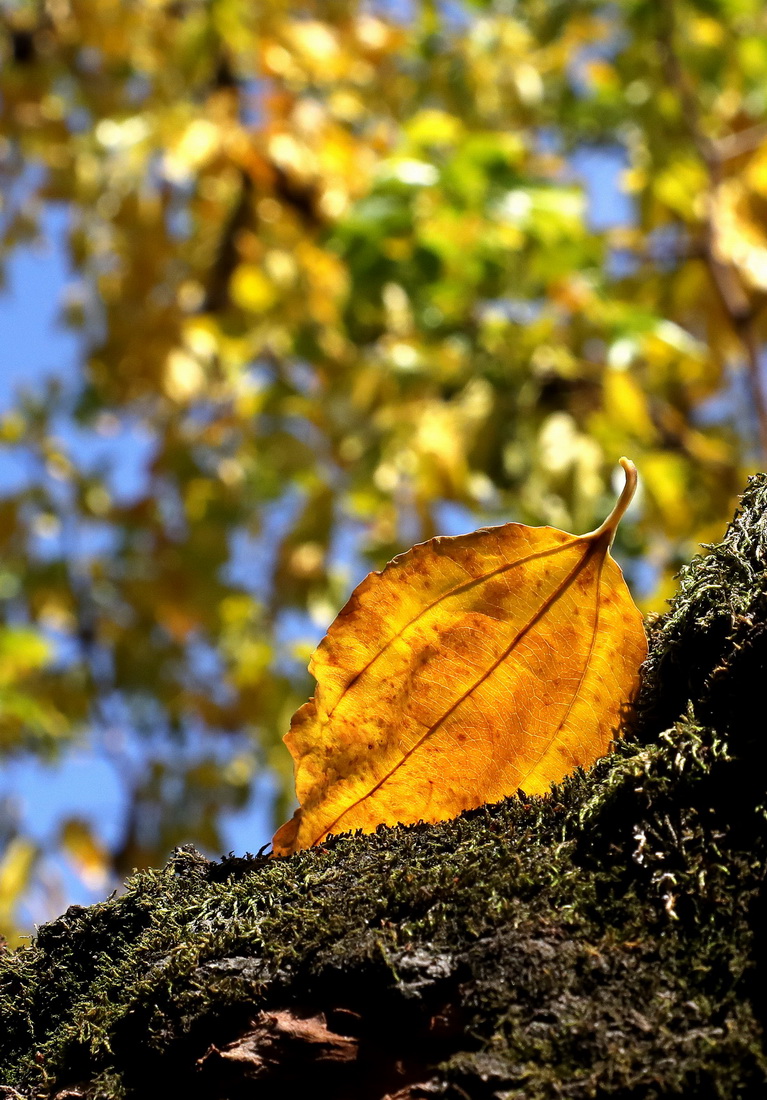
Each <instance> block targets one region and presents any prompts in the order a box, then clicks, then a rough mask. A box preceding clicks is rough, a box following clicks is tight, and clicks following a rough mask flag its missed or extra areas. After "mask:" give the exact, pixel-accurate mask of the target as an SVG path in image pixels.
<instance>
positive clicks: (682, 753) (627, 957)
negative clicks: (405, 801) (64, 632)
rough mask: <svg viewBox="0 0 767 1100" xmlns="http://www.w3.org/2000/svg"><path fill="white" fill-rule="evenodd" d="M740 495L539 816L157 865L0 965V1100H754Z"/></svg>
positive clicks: (750, 592)
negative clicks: (635, 672) (622, 723)
mask: <svg viewBox="0 0 767 1100" xmlns="http://www.w3.org/2000/svg"><path fill="white" fill-rule="evenodd" d="M766 515H767V475H759V476H757V477H755V478H752V479H751V481H750V482H749V486H748V489H747V491H746V493H745V495H744V498H743V501H742V506H741V509H740V511H739V513H738V515H737V516H736V518H735V519H734V521H733V523H732V524H731V526H730V528H729V530H728V532H727V535H726V536H725V539H724V541H723V542H722V543H721V544H719V545H718V546H715V547H713V548H710V549H709V551H708V553H707V554H706V555H705V556H703V557H700V558H696V559H695V560H694V561H693V562H692V563H691V564H690V565H689V566H687V567H686V568H685V570H684V571H683V573H682V577H681V584H680V589H679V592H678V594H677V596H676V598H675V600H674V602H673V605H672V607H671V609H670V611H669V612H668V613H667V614H666V615H665V616H663V617H661V618H660V619H659V620H658V621H656V622H655V623H654V625H653V627H652V629H651V637H650V657H649V660H648V662H647V665H646V666H645V674H644V681H643V687H642V691H641V694H640V698H639V702H638V704H637V707H636V710H635V712H634V713H633V714H632V715H631V716H629V718H628V720H627V728H626V730H625V731H624V737H623V739H622V740H621V741H620V742H618V744H617V745H616V748H615V751H614V752H612V753H611V754H610V755H609V756H608V757H606V758H604V759H603V760H600V761H599V762H598V763H597V764H596V765H595V766H594V767H593V768H592V769H591V770H590V771H589V772H588V773H587V774H584V773H582V772H578V773H576V774H574V775H572V776H570V777H569V778H568V779H567V780H565V782H563V783H562V784H561V785H560V786H558V787H556V788H554V789H553V791H552V793H551V795H550V796H548V797H546V798H528V797H526V796H524V795H523V794H520V795H519V796H517V797H514V798H509V799H506V800H505V801H504V802H501V803H499V804H497V805H494V806H488V807H484V808H482V809H480V810H476V811H473V812H471V813H467V814H464V815H462V817H460V818H458V819H456V820H454V821H449V822H445V823H443V824H440V825H435V826H431V825H429V826H426V825H416V826H412V827H398V828H394V829H390V828H384V827H381V828H380V829H379V830H378V832H377V833H375V834H374V835H372V836H361V835H353V836H343V837H337V838H332V839H331V841H329V842H328V843H327V844H325V845H324V846H323V847H321V848H315V849H312V850H310V851H307V852H302V853H299V854H298V855H296V856H292V857H290V858H289V859H285V860H267V859H264V858H258V857H252V856H246V857H244V858H235V857H229V858H227V859H224V860H222V861H221V862H219V863H212V862H209V861H208V860H206V859H205V858H204V857H202V856H201V855H199V853H196V852H195V851H194V850H191V849H180V850H178V851H177V852H176V853H175V855H174V857H173V859H172V860H171V861H170V863H169V864H168V866H167V867H166V868H165V869H163V870H161V871H148V872H143V873H141V874H137V875H135V876H134V877H133V878H132V879H131V880H130V881H129V884H128V887H127V890H126V892H125V893H124V894H123V895H122V896H121V897H119V898H114V899H111V900H109V901H105V902H103V903H101V904H99V905H94V906H91V907H89V908H80V907H74V906H73V907H71V908H70V909H69V910H68V911H67V912H66V913H65V914H64V916H63V917H61V918H59V919H58V920H57V921H54V922H53V923H52V924H49V925H46V926H45V927H43V928H41V929H40V932H39V934H38V937H37V940H36V942H35V943H34V944H33V945H32V946H31V947H29V948H26V949H23V950H21V951H18V952H15V953H7V954H6V955H5V956H4V957H3V958H2V959H0V1082H2V1083H3V1087H0V1097H25V1098H31V1097H55V1098H58V1100H64V1098H65V1097H71V1098H74V1097H91V1098H97V1097H98V1098H104V1100H107V1098H116V1097H127V1098H138V1097H141V1098H143V1100H153V1098H155V1097H157V1098H159V1097H161V1096H162V1097H165V1096H166V1095H167V1092H168V1087H169V1082H172V1084H173V1089H174V1092H175V1093H177V1094H178V1095H182V1096H184V1097H187V1098H197V1097H199V1098H205V1100H239V1098H241V1097H242V1098H244V1097H259V1098H264V1100H269V1098H272V1097H275V1098H276V1097H281V1098H282V1097H293V1096H301V1095H304V1094H309V1095H311V1096H312V1097H313V1098H317V1097H320V1098H322V1097H327V1098H329V1100H330V1098H332V1100H368V1098H369V1100H384V1098H386V1097H389V1098H394V1097H396V1098H397V1100H417V1098H426V1097H444V1098H448V1100H465V1098H466V1097H470V1098H471V1100H485V1098H487V1100H539V1098H540V1100H549V1098H555V1097H567V1098H568V1100H586V1098H593V1097H622V1098H629V1097H630V1098H631V1100H644V1098H646V1100H650V1098H656V1097H662V1096H663V1097H667V1096H668V1097H670V1096H680V1097H690V1098H692V1097H695V1098H696V1100H703V1098H709V1097H710V1098H712V1100H713V1098H714V1097H717V1098H725V1097H740V1098H747V1097H752V1096H753V1097H763V1096H765V1095H767V1050H766V1049H765V1039H764V1024H765V1020H766V1019H767V946H766V945H767V936H765V934H764V930H765V927H767V886H766V885H765V851H766V848H767V781H766V780H765V771H764V763H763V755H764V748H763V741H764V736H765V718H764V713H765V704H764V694H765V692H764V687H765V673H767V573H766V570H765V566H767V522H766V521H765V516H766Z"/></svg>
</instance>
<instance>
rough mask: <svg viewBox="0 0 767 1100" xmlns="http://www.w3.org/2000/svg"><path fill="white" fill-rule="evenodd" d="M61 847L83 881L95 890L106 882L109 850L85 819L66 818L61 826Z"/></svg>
mask: <svg viewBox="0 0 767 1100" xmlns="http://www.w3.org/2000/svg"><path fill="white" fill-rule="evenodd" d="M60 841H61V847H62V848H63V850H64V852H65V853H66V855H67V856H68V857H69V859H70V860H71V861H72V863H73V864H74V867H75V869H76V871H77V873H78V874H79V876H80V878H81V879H82V880H83V882H84V883H85V884H86V885H87V886H90V887H91V889H94V890H97V889H100V888H101V887H103V886H104V885H105V884H106V881H107V876H108V872H109V867H110V864H111V861H110V858H109V852H108V851H107V849H106V848H105V847H104V845H103V844H102V842H101V841H100V840H99V839H98V837H96V836H94V834H93V830H92V829H91V827H90V825H89V824H88V822H87V821H83V820H82V819H81V818H79V817H70V818H68V819H67V820H66V821H65V822H64V824H63V825H62V827H61V834H60Z"/></svg>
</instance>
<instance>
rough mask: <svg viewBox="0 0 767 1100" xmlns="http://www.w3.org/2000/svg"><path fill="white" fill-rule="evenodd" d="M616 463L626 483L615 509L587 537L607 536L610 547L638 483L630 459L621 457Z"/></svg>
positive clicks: (634, 468) (637, 477) (635, 471)
mask: <svg viewBox="0 0 767 1100" xmlns="http://www.w3.org/2000/svg"><path fill="white" fill-rule="evenodd" d="M618 463H619V465H620V467H621V469H622V470H623V472H624V474H625V475H626V481H625V484H624V486H623V489H622V490H621V494H620V496H619V497H618V499H617V500H616V502H615V507H614V508H613V510H612V512H610V515H609V516H608V517H607V519H606V520H605V521H604V523H602V524H600V525H599V527H597V529H596V530H595V531H592V532H591V534H590V535H589V536H588V537H589V538H600V537H601V536H603V535H609V539H610V545H612V541H613V539H614V538H615V532H616V531H617V530H618V524H619V523H620V521H621V520H622V519H623V517H624V516H625V514H626V512H627V511H628V507H629V505H630V504H631V501H632V500H633V499H634V494H635V493H636V490H637V484H638V481H639V475H638V474H637V468H636V466H635V465H634V463H633V462H632V461H631V459H630V458H626V457H625V456H623V457H622V458H620V459H618Z"/></svg>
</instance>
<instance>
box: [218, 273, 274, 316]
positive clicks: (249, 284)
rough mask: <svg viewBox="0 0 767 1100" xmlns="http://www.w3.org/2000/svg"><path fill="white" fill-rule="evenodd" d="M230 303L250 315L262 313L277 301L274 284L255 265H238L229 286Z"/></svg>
mask: <svg viewBox="0 0 767 1100" xmlns="http://www.w3.org/2000/svg"><path fill="white" fill-rule="evenodd" d="M229 289H230V292H231V295H232V301H233V302H234V303H235V305H238V306H239V307H240V308H241V309H246V310H248V311H249V312H250V313H264V312H265V311H266V310H267V309H270V308H271V307H272V306H273V305H274V303H275V302H276V301H277V291H276V290H275V287H274V284H273V283H272V282H270V281H269V279H267V277H266V275H264V273H263V271H262V270H261V268H260V267H258V265H257V264H240V265H239V266H238V267H236V268H235V270H234V274H233V275H232V281H231V284H230V288H229Z"/></svg>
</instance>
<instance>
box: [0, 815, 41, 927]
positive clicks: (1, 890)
mask: <svg viewBox="0 0 767 1100" xmlns="http://www.w3.org/2000/svg"><path fill="white" fill-rule="evenodd" d="M37 856H38V851H37V845H36V844H34V843H33V842H32V841H31V840H29V839H28V838H27V837H24V836H16V837H14V838H13V840H11V841H10V843H9V844H8V846H7V848H6V849H5V851H4V852H3V854H2V857H0V931H2V930H3V929H5V931H6V932H7V931H8V927H9V925H10V922H11V918H12V916H13V911H14V909H15V907H16V904H17V902H18V900H19V898H20V897H21V895H22V894H23V893H24V891H25V890H26V888H27V886H28V885H29V880H30V878H31V875H32V869H33V867H34V865H35V863H36V861H37Z"/></svg>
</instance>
